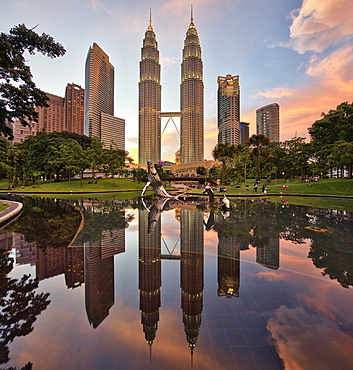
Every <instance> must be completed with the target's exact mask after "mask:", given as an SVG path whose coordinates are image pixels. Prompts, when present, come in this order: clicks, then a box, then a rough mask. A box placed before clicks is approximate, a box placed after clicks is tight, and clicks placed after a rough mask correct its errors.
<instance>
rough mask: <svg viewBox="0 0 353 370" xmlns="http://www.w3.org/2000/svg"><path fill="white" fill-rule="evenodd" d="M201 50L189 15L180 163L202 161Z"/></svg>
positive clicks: (182, 71) (184, 56)
mask: <svg viewBox="0 0 353 370" xmlns="http://www.w3.org/2000/svg"><path fill="white" fill-rule="evenodd" d="M202 74H203V64H202V59H201V46H200V40H199V37H198V33H197V29H196V27H195V25H194V22H193V16H192V14H191V19H190V25H189V28H188V29H187V32H186V37H185V40H184V48H183V52H182V63H181V84H180V111H181V120H180V136H181V138H180V162H181V163H190V162H196V161H202V160H203V159H204V103H203V99H204V97H203V95H204V86H203V75H202Z"/></svg>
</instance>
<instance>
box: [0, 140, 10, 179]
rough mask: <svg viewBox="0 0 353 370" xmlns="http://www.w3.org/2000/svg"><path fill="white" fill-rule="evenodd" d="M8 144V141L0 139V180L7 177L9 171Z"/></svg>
mask: <svg viewBox="0 0 353 370" xmlns="http://www.w3.org/2000/svg"><path fill="white" fill-rule="evenodd" d="M10 148H11V147H10V143H9V142H8V140H6V139H4V138H2V137H0V180H1V179H2V177H5V176H7V174H8V173H9V172H10V169H11V163H10V160H9V157H10Z"/></svg>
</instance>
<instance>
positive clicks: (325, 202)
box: [268, 196, 353, 212]
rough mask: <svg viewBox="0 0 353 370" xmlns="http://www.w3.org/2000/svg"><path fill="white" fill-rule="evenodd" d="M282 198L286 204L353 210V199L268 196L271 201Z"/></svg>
mask: <svg viewBox="0 0 353 370" xmlns="http://www.w3.org/2000/svg"><path fill="white" fill-rule="evenodd" d="M283 199H286V200H288V204H296V205H299V206H308V207H316V208H326V209H337V210H342V211H346V212H353V199H332V198H304V197H288V198H286V197H285V196H284V197H269V198H268V200H269V201H270V202H271V203H281V201H282V200H283Z"/></svg>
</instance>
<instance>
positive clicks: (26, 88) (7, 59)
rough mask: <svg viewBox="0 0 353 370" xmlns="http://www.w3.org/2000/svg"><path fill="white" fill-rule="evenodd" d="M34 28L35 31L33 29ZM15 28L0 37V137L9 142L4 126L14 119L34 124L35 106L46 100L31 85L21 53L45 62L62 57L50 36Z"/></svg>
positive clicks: (43, 103) (9, 131)
mask: <svg viewBox="0 0 353 370" xmlns="http://www.w3.org/2000/svg"><path fill="white" fill-rule="evenodd" d="M34 28H35V27H34ZM34 28H32V29H29V28H27V27H26V26H25V25H24V24H19V25H18V26H15V27H13V28H11V29H10V32H9V33H3V32H1V33H0V134H2V135H3V136H5V137H9V138H10V139H12V138H13V133H12V128H11V127H9V126H8V125H7V122H13V121H14V120H16V119H18V120H19V121H20V122H21V124H22V125H24V126H26V125H29V121H35V122H37V120H38V113H37V112H36V111H35V106H38V107H47V106H48V104H47V102H46V101H47V100H48V97H47V96H46V94H45V92H43V91H42V90H40V89H39V88H37V87H36V84H35V83H34V82H33V80H32V78H33V76H32V73H31V69H30V67H29V66H28V65H27V64H26V59H25V56H24V53H25V52H28V53H29V54H30V55H34V54H35V53H36V52H39V53H41V54H43V55H45V56H47V57H49V58H56V57H59V56H62V55H64V54H65V52H66V50H65V49H64V47H63V46H62V45H61V44H59V43H58V42H55V40H54V39H53V37H52V36H50V35H47V34H45V33H42V35H39V34H37V33H36V32H35V31H34Z"/></svg>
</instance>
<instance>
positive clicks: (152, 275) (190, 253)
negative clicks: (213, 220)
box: [139, 200, 204, 353]
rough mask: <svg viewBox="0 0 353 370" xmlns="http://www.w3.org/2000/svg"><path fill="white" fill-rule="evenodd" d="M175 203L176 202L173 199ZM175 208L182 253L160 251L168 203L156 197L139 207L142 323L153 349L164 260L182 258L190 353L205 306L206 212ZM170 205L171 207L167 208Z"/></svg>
mask: <svg viewBox="0 0 353 370" xmlns="http://www.w3.org/2000/svg"><path fill="white" fill-rule="evenodd" d="M171 203H173V202H171ZM172 206H173V208H175V207H176V208H175V215H176V219H177V220H178V221H180V234H181V235H180V250H181V253H180V255H175V254H174V255H173V254H161V238H162V233H161V227H162V226H161V225H162V220H160V218H161V214H162V212H163V210H164V209H165V208H167V207H169V205H167V204H166V202H165V201H161V200H157V201H155V202H154V203H153V204H152V206H151V207H150V208H149V210H148V212H147V211H144V210H140V211H139V289H140V310H141V323H142V325H143V331H144V333H145V339H146V341H147V343H148V345H149V347H150V350H151V349H152V344H153V341H154V339H155V338H156V334H157V328H158V321H159V308H160V305H161V297H160V294H161V260H162V259H172V260H175V261H176V263H177V261H179V260H180V279H181V281H180V287H181V309H182V314H183V324H184V331H185V334H186V340H187V343H188V345H189V347H190V349H191V353H193V350H194V348H195V346H196V343H197V340H198V336H199V332H200V327H201V316H202V307H203V288H204V276H203V274H204V238H203V214H202V213H199V212H196V207H195V206H191V208H192V210H193V211H194V212H190V206H188V209H187V210H186V209H182V208H179V205H178V203H175V202H174V204H172ZM168 209H170V208H168Z"/></svg>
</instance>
